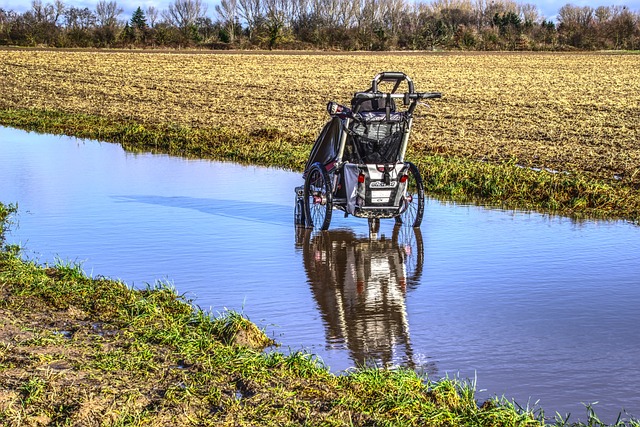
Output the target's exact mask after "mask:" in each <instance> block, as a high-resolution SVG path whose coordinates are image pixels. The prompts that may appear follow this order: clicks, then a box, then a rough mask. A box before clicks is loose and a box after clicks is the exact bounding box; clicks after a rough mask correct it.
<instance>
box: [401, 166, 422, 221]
mask: <svg viewBox="0 0 640 427" xmlns="http://www.w3.org/2000/svg"><path fill="white" fill-rule="evenodd" d="M407 164H408V165H409V169H407V176H408V179H407V182H406V188H405V191H404V196H403V202H404V204H405V206H404V207H403V211H402V213H400V215H398V216H397V217H396V224H405V225H409V226H411V227H420V224H421V223H422V216H423V215H424V186H423V185H422V177H421V176H420V171H418V168H417V167H416V165H414V164H413V163H411V162H407Z"/></svg>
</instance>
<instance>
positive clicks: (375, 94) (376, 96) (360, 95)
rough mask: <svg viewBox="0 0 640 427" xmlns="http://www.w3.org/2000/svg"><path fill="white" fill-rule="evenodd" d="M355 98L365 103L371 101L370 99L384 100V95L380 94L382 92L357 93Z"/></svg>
mask: <svg viewBox="0 0 640 427" xmlns="http://www.w3.org/2000/svg"><path fill="white" fill-rule="evenodd" d="M353 97H354V98H355V99H358V100H362V101H365V100H369V99H379V98H382V93H380V92H357V93H356V94H355V95H353Z"/></svg>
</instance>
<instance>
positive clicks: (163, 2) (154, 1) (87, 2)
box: [0, 0, 640, 19]
mask: <svg viewBox="0 0 640 427" xmlns="http://www.w3.org/2000/svg"><path fill="white" fill-rule="evenodd" d="M116 1H117V3H118V5H119V6H120V7H122V8H123V9H124V13H123V15H122V16H121V17H120V18H121V19H128V18H129V17H130V16H131V14H132V13H133V11H134V10H135V9H136V8H137V7H138V6H140V7H142V9H143V10H144V9H146V8H147V7H148V6H155V7H156V8H157V9H158V10H163V9H166V8H167V6H168V4H169V3H171V2H172V0H116ZM42 2H43V3H45V4H46V3H49V2H53V0H42ZM97 2H98V0H63V3H64V4H66V5H70V6H75V7H81V8H84V7H88V8H89V9H95V5H96V3H97ZM425 2H428V1H425ZM204 3H205V4H207V6H208V12H207V15H208V16H210V17H212V18H215V5H216V4H217V3H218V1H207V0H204ZM521 3H532V4H535V5H536V6H538V10H539V11H540V12H541V14H542V15H543V16H544V17H545V18H547V19H554V18H555V15H556V13H557V12H558V9H560V7H562V6H563V5H565V4H567V3H571V4H573V5H576V6H592V7H598V6H610V5H624V6H628V7H629V8H630V9H631V10H633V11H636V12H638V11H640V0H626V1H625V0H595V1H594V0H570V1H560V2H557V1H553V0H522V1H521ZM0 8H3V9H12V10H15V11H17V12H25V11H26V10H29V9H30V8H31V0H0Z"/></svg>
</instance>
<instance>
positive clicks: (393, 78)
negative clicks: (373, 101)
mask: <svg viewBox="0 0 640 427" xmlns="http://www.w3.org/2000/svg"><path fill="white" fill-rule="evenodd" d="M403 81H406V82H407V86H409V93H414V92H415V91H414V88H413V80H411V78H410V77H409V76H407V75H406V74H405V73H402V72H400V71H384V72H382V73H379V74H377V75H376V76H375V77H374V78H373V80H372V81H371V92H377V91H378V83H380V82H395V86H396V87H395V88H394V89H393V91H394V92H395V90H396V89H397V88H398V86H400V83H402V82H403Z"/></svg>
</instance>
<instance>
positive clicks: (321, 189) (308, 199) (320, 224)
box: [304, 163, 333, 230]
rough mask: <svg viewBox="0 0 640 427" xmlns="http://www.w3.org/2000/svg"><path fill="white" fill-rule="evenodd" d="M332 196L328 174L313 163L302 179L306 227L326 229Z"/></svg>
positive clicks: (328, 222) (320, 166)
mask: <svg viewBox="0 0 640 427" xmlns="http://www.w3.org/2000/svg"><path fill="white" fill-rule="evenodd" d="M332 209H333V196H332V192H331V182H330V181H329V174H328V173H327V171H326V170H325V169H324V168H323V167H322V165H321V164H320V163H314V164H313V165H312V166H311V168H310V169H309V171H308V172H307V176H306V178H305V181H304V211H305V215H304V216H305V220H306V224H307V227H310V228H314V229H318V230H327V229H328V228H329V224H330V223H331V211H332Z"/></svg>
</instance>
